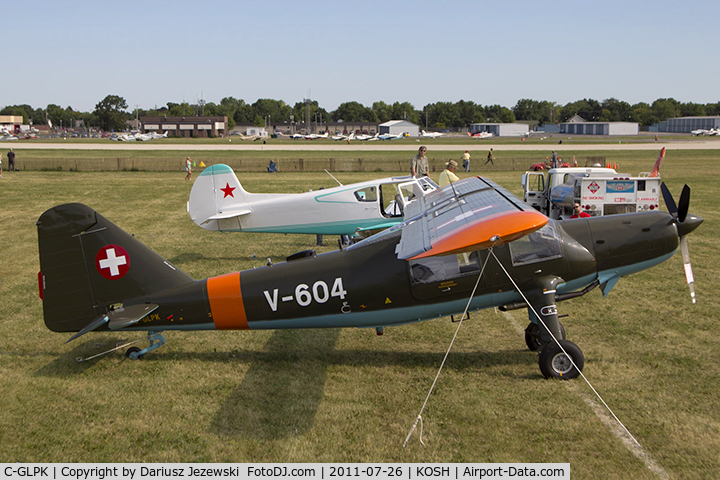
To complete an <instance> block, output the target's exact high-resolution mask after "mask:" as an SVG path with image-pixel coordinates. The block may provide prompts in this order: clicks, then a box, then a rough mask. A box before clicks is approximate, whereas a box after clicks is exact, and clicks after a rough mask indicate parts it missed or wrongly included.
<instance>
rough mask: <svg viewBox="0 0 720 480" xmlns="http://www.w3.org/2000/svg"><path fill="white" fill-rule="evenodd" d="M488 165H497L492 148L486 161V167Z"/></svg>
mask: <svg viewBox="0 0 720 480" xmlns="http://www.w3.org/2000/svg"><path fill="white" fill-rule="evenodd" d="M488 163H490V164H492V165H495V157H494V156H493V149H492V148H491V149H490V151H489V152H488V156H487V160H485V165H487V164H488Z"/></svg>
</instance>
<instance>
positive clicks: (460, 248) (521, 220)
mask: <svg viewBox="0 0 720 480" xmlns="http://www.w3.org/2000/svg"><path fill="white" fill-rule="evenodd" d="M547 221H548V219H547V217H546V216H545V215H543V214H542V213H539V212H535V211H527V210H526V211H516V212H507V213H502V214H499V215H496V216H493V217H491V218H482V219H480V220H477V221H475V222H471V223H469V224H468V225H466V226H463V227H460V228H457V229H455V230H453V231H452V232H451V233H450V234H448V235H445V236H443V237H440V238H438V239H436V240H435V241H434V242H433V243H432V248H431V249H430V250H428V251H427V252H425V253H421V254H420V255H416V256H414V257H413V258H412V260H416V259H419V258H424V257H432V256H434V255H447V254H450V253H462V252H472V251H473V250H480V249H483V248H489V247H491V246H493V245H500V244H503V243H507V242H512V241H513V240H517V239H518V238H520V237H522V236H524V235H527V234H529V233H532V232H534V231H535V230H538V229H540V228H542V227H543V226H544V225H545V224H546V223H547ZM495 237H497V239H494V238H495Z"/></svg>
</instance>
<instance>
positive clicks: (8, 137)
mask: <svg viewBox="0 0 720 480" xmlns="http://www.w3.org/2000/svg"><path fill="white" fill-rule="evenodd" d="M17 139H18V137H16V136H15V135H13V134H11V133H3V134H2V135H0V142H11V141H13V140H17Z"/></svg>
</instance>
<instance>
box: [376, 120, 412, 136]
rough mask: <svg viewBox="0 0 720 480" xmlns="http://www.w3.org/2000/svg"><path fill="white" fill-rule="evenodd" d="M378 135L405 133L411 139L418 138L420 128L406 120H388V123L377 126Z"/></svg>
mask: <svg viewBox="0 0 720 480" xmlns="http://www.w3.org/2000/svg"><path fill="white" fill-rule="evenodd" d="M378 133H379V134H380V135H383V134H385V133H388V134H390V135H400V134H401V133H407V134H408V135H409V136H411V137H419V136H420V127H419V126H418V125H415V124H414V123H412V122H409V121H407V120H390V121H389V122H385V123H381V124H380V125H378Z"/></svg>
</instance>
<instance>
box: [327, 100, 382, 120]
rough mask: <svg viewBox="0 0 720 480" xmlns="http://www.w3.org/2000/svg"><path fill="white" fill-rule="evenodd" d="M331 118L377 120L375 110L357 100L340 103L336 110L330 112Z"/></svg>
mask: <svg viewBox="0 0 720 480" xmlns="http://www.w3.org/2000/svg"><path fill="white" fill-rule="evenodd" d="M330 115H331V117H332V119H333V120H335V121H336V122H337V121H340V120H343V121H345V122H379V120H380V119H379V117H378V115H377V112H375V111H374V110H373V109H372V108H368V107H366V106H364V105H362V104H361V103H358V102H345V103H341V104H340V105H339V106H338V108H337V110H335V111H333V112H332V113H330Z"/></svg>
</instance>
